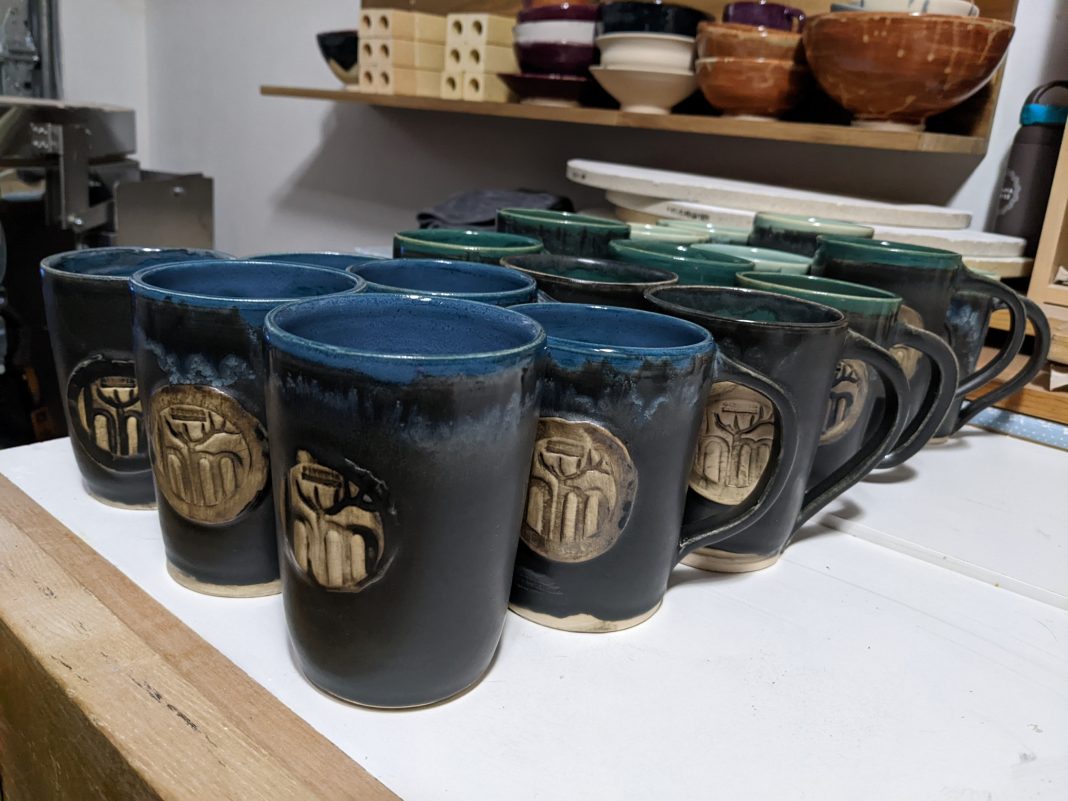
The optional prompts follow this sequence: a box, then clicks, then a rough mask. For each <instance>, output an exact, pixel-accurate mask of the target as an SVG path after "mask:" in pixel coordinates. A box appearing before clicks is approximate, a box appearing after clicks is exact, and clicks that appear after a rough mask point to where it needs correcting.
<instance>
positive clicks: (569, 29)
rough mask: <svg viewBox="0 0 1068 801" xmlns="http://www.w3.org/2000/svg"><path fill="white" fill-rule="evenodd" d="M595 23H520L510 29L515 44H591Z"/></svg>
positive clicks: (563, 20) (553, 21) (568, 20)
mask: <svg viewBox="0 0 1068 801" xmlns="http://www.w3.org/2000/svg"><path fill="white" fill-rule="evenodd" d="M595 25H596V23H593V22H587V21H585V20H572V19H552V20H544V21H541V22H521V23H519V24H518V25H516V26H515V27H514V28H513V29H512V33H513V35H514V37H515V42H516V44H529V43H531V42H549V43H567V44H585V45H591V44H593V37H594V27H595Z"/></svg>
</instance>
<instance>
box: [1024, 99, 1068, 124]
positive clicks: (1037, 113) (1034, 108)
mask: <svg viewBox="0 0 1068 801" xmlns="http://www.w3.org/2000/svg"><path fill="white" fill-rule="evenodd" d="M1066 122H1068V106H1047V105H1045V104H1044V103H1028V104H1027V105H1025V106H1024V107H1023V110H1022V111H1021V112H1020V124H1021V125H1064V124H1065V123H1066Z"/></svg>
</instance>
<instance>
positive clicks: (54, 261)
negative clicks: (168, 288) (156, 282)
mask: <svg viewBox="0 0 1068 801" xmlns="http://www.w3.org/2000/svg"><path fill="white" fill-rule="evenodd" d="M167 252H174V253H184V254H200V255H202V256H204V258H203V259H200V260H195V259H188V258H186V259H182V260H180V261H173V262H167V263H166V264H153V265H152V267H153V268H155V267H166V266H168V265H171V264H182V263H189V264H197V263H199V262H200V261H233V260H234V257H233V256H231V255H230V254H229V253H224V252H223V251H221V250H212V249H211V248H164V247H160V248H157V247H141V246H138V245H113V246H110V247H106V248H79V249H76V250H64V251H61V252H60V253H53V254H52V255H51V256H46V257H45V258H43V259H41V264H40V270H41V275H42V276H43V275H45V274H51V275H54V276H64V277H72V278H76V279H84V280H89V281H125V282H127V283H128V282H129V281H130V280H131V279H132V278H133V276H134V273H136V272H139V271H140V270H143V269H149V268H145V267H138V268H137V269H136V270H134V272H132V273H130V274H129V275H100V274H98V273H79V272H74V271H72V270H65V269H63V268H62V267H60V266H59V265H60V264H61V263H63V262H67V261H73V260H75V259H78V258H80V257H81V256H82V255H83V254H86V255H88V254H94V255H96V254H104V255H107V254H108V253H114V254H134V253H141V254H145V255H148V254H150V253H167Z"/></svg>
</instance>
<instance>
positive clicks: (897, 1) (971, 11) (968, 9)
mask: <svg viewBox="0 0 1068 801" xmlns="http://www.w3.org/2000/svg"><path fill="white" fill-rule="evenodd" d="M846 4H847V5H851V6H853V7H854V9H855V10H857V11H882V12H890V13H900V14H945V15H947V16H951V17H978V16H979V7H978V6H977V5H975V3H973V2H971V0H848V2H847V3H846Z"/></svg>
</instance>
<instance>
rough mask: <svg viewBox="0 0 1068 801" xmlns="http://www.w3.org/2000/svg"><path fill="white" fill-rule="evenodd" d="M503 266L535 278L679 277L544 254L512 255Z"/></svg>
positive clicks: (627, 280)
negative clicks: (521, 271)
mask: <svg viewBox="0 0 1068 801" xmlns="http://www.w3.org/2000/svg"><path fill="white" fill-rule="evenodd" d="M504 266H505V267H514V268H516V269H518V270H523V271H525V272H527V273H530V274H531V275H535V276H537V277H550V278H560V279H564V280H567V281H573V282H576V283H593V284H638V285H646V284H659V283H673V282H675V281H676V280H678V276H677V275H676V274H675V273H673V272H670V271H669V270H661V269H659V268H656V267H645V266H643V265H641V264H631V263H629V262H624V261H611V260H609V259H584V258H578V257H575V256H553V255H549V254H546V253H539V254H536V255H532V256H513V257H511V258H509V259H505V260H504Z"/></svg>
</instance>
